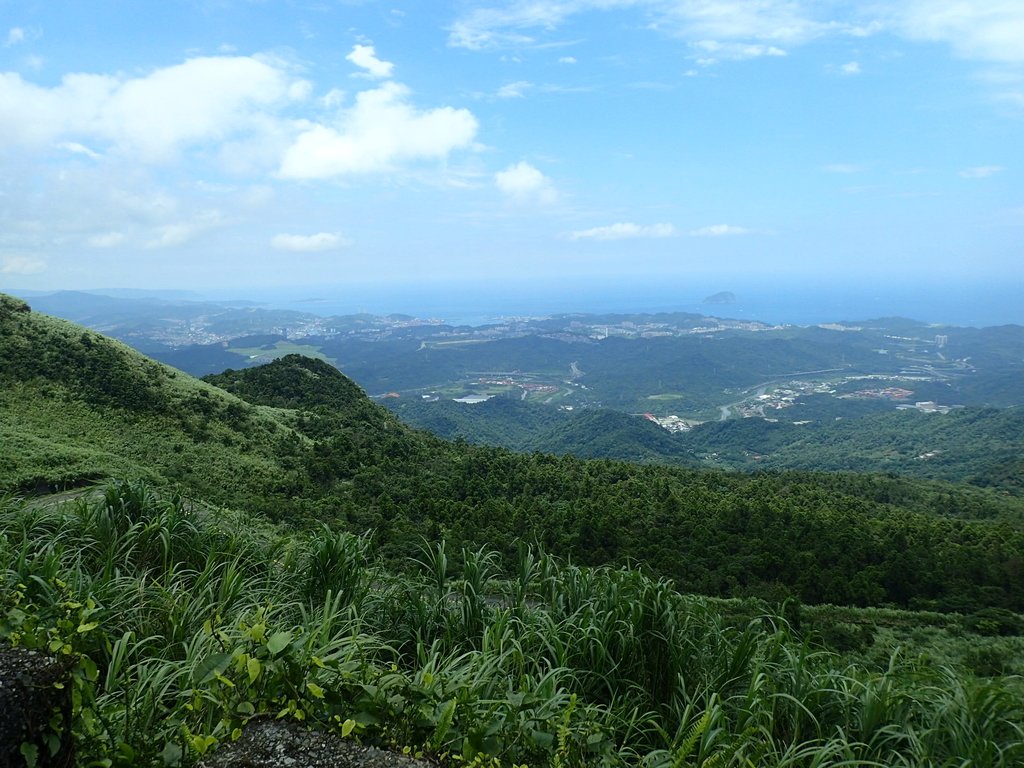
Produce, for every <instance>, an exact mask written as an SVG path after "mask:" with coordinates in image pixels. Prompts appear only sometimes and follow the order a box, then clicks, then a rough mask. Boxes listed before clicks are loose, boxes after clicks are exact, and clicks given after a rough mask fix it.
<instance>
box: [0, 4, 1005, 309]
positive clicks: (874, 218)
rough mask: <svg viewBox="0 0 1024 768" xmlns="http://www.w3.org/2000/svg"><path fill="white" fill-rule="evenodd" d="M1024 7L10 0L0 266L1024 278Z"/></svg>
mask: <svg viewBox="0 0 1024 768" xmlns="http://www.w3.org/2000/svg"><path fill="white" fill-rule="evenodd" d="M1022 173H1024V0H989V1H987V2H985V1H983V0H904V1H902V2H899V1H896V0H889V1H887V0H880V1H879V2H857V3H849V2H831V1H829V0H823V1H818V2H804V1H802V0H752V1H751V2H741V1H739V0H565V1H563V2H542V1H540V0H537V1H531V2H522V1H513V2H499V1H498V0H494V1H492V2H469V1H466V2H450V3H444V2H430V3H423V2H417V3H410V2H398V1H395V0H393V1H392V2H373V1H372V0H366V1H365V2H358V1H356V0H350V1H349V2H342V1H338V0H333V1H332V0H308V1H307V0H288V1H286V2H274V1H272V0H266V1H265V2H258V1H257V0H191V1H189V2H182V1H176V0H161V2H155V1H153V2H148V1H147V2H142V1H140V0H136V1H135V2H115V1H113V0H111V1H109V2H66V3H65V2H61V3H55V2H51V1H50V0H39V1H33V0H20V1H13V0H0V289H2V288H5V287H6V288H9V289H19V288H21V289H57V288H98V287H114V286H117V287H175V288H193V289H194V288H204V289H209V288H213V289H231V290H235V291H237V290H242V291H243V292H244V290H246V289H252V290H257V289H261V290H262V289H266V288H268V287H271V286H273V287H279V288H287V287H290V286H296V287H297V286H322V287H330V286H338V285H346V286H353V285H360V284H368V283H374V282H376V283H380V282H386V281H397V282H405V283H409V282H412V283H416V282H422V283H424V284H428V283H432V282H445V281H451V280H455V279H459V280H461V279H470V280H477V279H485V280H491V281H495V282H497V283H500V282H501V281H504V280H508V281H513V280H515V281H522V280H546V281H554V280H565V279H567V278H572V277H579V276H586V277H587V279H591V280H601V279H607V280H611V281H620V280H649V281H662V280H663V281H669V282H670V281H677V280H687V279H695V280H696V279H699V280H702V281H708V280H710V281H717V283H719V284H721V285H723V286H727V285H729V283H730V280H734V279H739V278H740V277H742V278H744V279H747V280H761V281H764V282H766V283H768V284H770V283H772V282H773V281H774V282H778V283H784V282H790V281H793V280H796V279H807V280H812V281H813V280H819V281H826V282H827V281H831V282H833V283H842V282H843V281H861V282H870V281H877V280H883V279H884V280H887V281H893V280H895V281H907V280H914V279H919V278H921V277H922V276H925V277H927V278H928V279H934V280H937V281H940V282H941V281H945V282H950V281H954V280H961V279H964V278H965V277H968V276H969V277H971V278H977V279H980V280H993V281H999V282H1001V283H1002V284H1003V285H1004V286H1005V285H1006V284H1007V283H1013V282H1014V281H1016V282H1019V283H1020V284H1021V285H1022V288H1024V258H1022V256H1024V253H1022V251H1024V247H1022V246H1024V176H1022Z"/></svg>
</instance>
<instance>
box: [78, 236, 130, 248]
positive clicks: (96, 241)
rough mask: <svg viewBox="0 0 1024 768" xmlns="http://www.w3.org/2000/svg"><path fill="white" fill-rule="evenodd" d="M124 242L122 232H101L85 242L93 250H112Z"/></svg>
mask: <svg viewBox="0 0 1024 768" xmlns="http://www.w3.org/2000/svg"><path fill="white" fill-rule="evenodd" d="M124 241H125V234H124V232H103V233H102V234H98V235H93V236H92V237H90V238H89V240H88V241H87V242H88V243H89V245H91V246H92V247H93V248H114V247H115V246H118V245H120V244H121V243H123V242H124Z"/></svg>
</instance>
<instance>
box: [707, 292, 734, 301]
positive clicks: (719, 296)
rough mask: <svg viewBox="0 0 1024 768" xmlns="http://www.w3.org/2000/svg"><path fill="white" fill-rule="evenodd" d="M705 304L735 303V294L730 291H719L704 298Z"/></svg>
mask: <svg viewBox="0 0 1024 768" xmlns="http://www.w3.org/2000/svg"><path fill="white" fill-rule="evenodd" d="M704 303H705V304H735V303H736V294H735V293H732V292H731V291H719V292H718V293H713V294H711V295H710V296H708V297H707V298H706V299H704Z"/></svg>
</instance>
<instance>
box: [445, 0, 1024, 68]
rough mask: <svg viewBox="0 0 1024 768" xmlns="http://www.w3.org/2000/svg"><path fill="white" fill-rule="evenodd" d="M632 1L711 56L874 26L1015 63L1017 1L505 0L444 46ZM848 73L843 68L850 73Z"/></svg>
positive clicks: (1020, 15) (503, 37) (506, 42)
mask: <svg viewBox="0 0 1024 768" xmlns="http://www.w3.org/2000/svg"><path fill="white" fill-rule="evenodd" d="M624 8H633V9H636V10H638V11H640V12H642V13H643V14H644V16H645V17H646V19H647V21H648V26H649V27H650V28H651V29H655V30H658V31H661V32H663V33H664V34H667V35H671V36H674V37H678V38H679V39H681V40H684V41H685V42H687V43H689V44H691V45H693V46H694V47H696V48H697V49H698V51H700V50H702V49H703V50H704V53H705V54H706V52H707V51H706V46H707V45H709V44H710V45H715V46H722V48H721V49H720V50H721V51H723V53H720V54H717V55H716V56H714V57H708V56H707V55H701V54H700V53H698V57H699V58H703V59H704V61H703V63H704V64H709V63H713V61H714V60H717V59H719V58H734V59H736V58H754V57H759V56H766V55H779V53H778V52H781V51H784V50H785V48H786V47H792V46H796V45H801V44H804V43H807V42H810V41H812V40H815V39H818V38H821V37H824V36H829V35H849V36H855V37H867V36H869V35H873V34H877V33H879V32H883V31H890V32H895V33H896V34H899V35H901V36H903V37H905V38H909V39H911V40H926V41H933V42H940V43H946V44H948V45H950V46H951V47H952V48H953V50H954V51H955V52H956V53H957V54H958V55H960V56H962V57H964V58H968V59H976V60H982V61H990V62H1002V63H1011V64H1021V63H1024V44H1022V43H1021V41H1022V40H1024V3H1022V2H1021V0H879V1H878V2H872V3H851V2H814V1H813V0H548V1H547V2H539V1H538V0H508V1H507V2H504V3H498V2H495V3H493V7H486V8H480V7H477V8H475V9H473V10H471V11H469V12H468V13H466V14H464V15H462V16H461V17H459V18H458V19H457V20H456V21H455V22H454V23H453V24H452V25H451V26H450V27H449V30H448V31H449V38H448V42H449V45H452V46H455V47H462V48H469V49H474V50H479V49H485V48H498V47H506V46H522V45H533V44H537V42H538V37H539V36H540V35H541V34H543V33H544V32H550V31H552V30H555V29H557V28H558V27H560V26H561V25H562V24H564V23H565V22H566V21H567V20H568V19H569V18H570V17H572V16H575V15H578V14H582V13H586V12H596V11H607V10H614V9H624ZM850 74H852V73H850Z"/></svg>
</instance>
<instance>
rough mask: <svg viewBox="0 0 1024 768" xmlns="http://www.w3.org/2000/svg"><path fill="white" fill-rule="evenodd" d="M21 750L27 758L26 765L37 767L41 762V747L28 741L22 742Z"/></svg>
mask: <svg viewBox="0 0 1024 768" xmlns="http://www.w3.org/2000/svg"><path fill="white" fill-rule="evenodd" d="M20 751H21V756H22V757H24V758H25V765H26V766H28V768H35V766H36V764H37V763H38V762H39V747H37V746H36V745H35V744H29V743H28V742H27V741H26V742H23V743H22V745H21V750H20Z"/></svg>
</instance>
